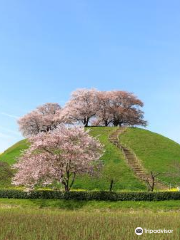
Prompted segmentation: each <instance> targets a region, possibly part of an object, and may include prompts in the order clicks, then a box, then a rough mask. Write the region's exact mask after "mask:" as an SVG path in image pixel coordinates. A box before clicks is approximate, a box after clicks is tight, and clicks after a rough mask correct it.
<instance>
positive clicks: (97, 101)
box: [18, 89, 147, 137]
mask: <svg viewBox="0 0 180 240" xmlns="http://www.w3.org/2000/svg"><path fill="white" fill-rule="evenodd" d="M142 107H143V102H142V101H141V100H140V99H138V98H137V97H136V96H135V95H134V94H133V93H129V92H126V91H118V90H116V91H98V90H96V89H78V90H76V91H74V92H73V93H72V96H71V98H70V100H69V101H68V102H67V103H66V105H65V107H64V108H61V107H60V106H59V105H58V104H57V103H46V104H44V105H43V106H40V107H38V108H37V109H35V110H34V111H32V112H31V113H28V114H26V115H25V116H24V117H22V118H20V119H19V121H18V123H19V128H20V131H21V132H22V134H23V135H24V136H25V137H29V136H32V135H35V134H38V133H40V132H48V131H50V130H53V129H55V128H56V127H57V126H58V124H60V123H67V124H81V125H83V126H85V127H87V126H89V125H91V126H122V125H126V126H127V125H128V126H134V125H141V126H146V125H147V122H146V121H145V120H144V112H143V111H142V110H141V108H142Z"/></svg>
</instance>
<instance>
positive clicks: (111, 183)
mask: <svg viewBox="0 0 180 240" xmlns="http://www.w3.org/2000/svg"><path fill="white" fill-rule="evenodd" d="M113 184H114V180H113V179H112V180H111V181H110V187H109V191H110V192H112V189H113Z"/></svg>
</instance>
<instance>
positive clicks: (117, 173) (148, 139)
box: [0, 127, 180, 191]
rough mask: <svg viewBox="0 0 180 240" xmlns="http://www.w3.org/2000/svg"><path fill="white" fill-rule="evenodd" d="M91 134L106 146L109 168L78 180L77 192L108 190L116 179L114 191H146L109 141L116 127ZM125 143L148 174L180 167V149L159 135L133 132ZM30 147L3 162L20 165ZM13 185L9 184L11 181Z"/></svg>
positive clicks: (168, 178) (20, 147)
mask: <svg viewBox="0 0 180 240" xmlns="http://www.w3.org/2000/svg"><path fill="white" fill-rule="evenodd" d="M89 130H90V134H91V135H92V136H94V137H97V138H98V139H99V140H100V141H101V143H103V144H104V146H105V149H106V152H105V154H104V156H103V157H102V160H103V161H104V164H105V167H104V169H103V171H102V174H101V176H100V177H99V178H98V179H96V178H90V177H88V176H83V177H79V178H77V179H76V181H75V184H74V189H85V190H86V189H87V190H96V189H97V190H108V189H109V185H110V181H111V179H112V178H113V179H114V182H115V184H114V188H113V189H114V190H125V191H139V190H145V189H146V186H145V185H144V183H142V182H141V181H140V180H139V179H137V178H136V176H135V175H134V173H133V172H132V170H131V169H130V168H129V167H128V165H127V163H126V161H125V159H124V156H123V154H122V152H121V151H120V150H119V149H118V148H117V147H116V146H114V145H113V144H112V143H110V142H109V140H108V137H109V134H111V133H112V132H113V131H115V130H116V128H115V127H93V128H89ZM121 142H122V143H123V144H126V145H127V146H129V147H130V148H131V149H132V150H133V151H134V152H135V153H136V155H137V156H138V158H139V159H140V160H141V161H142V164H143V166H144V167H145V168H146V169H147V171H151V170H152V171H154V172H161V173H168V172H173V171H175V169H174V167H173V166H172V165H173V162H174V161H177V162H179V163H180V145H179V144H177V143H176V142H174V141H172V140H170V139H168V138H165V137H163V136H161V135H159V134H156V133H152V132H150V131H147V130H143V129H139V128H129V129H128V130H127V132H126V133H124V134H123V135H121ZM27 147H28V143H27V141H26V140H22V141H20V142H18V143H17V144H15V145H14V146H12V147H11V148H9V149H8V150H6V151H5V152H4V153H3V154H1V155H0V161H4V162H7V163H8V164H9V165H12V164H13V163H15V162H16V159H17V157H18V156H19V155H20V154H21V151H22V150H24V149H26V148H27ZM0 171H1V170H0ZM159 179H161V180H162V181H164V182H165V183H167V186H168V184H169V183H171V184H174V183H175V182H178V181H179V183H180V174H179V177H178V176H176V177H174V176H173V177H172V176H170V175H169V176H168V175H167V174H166V175H165V174H161V175H159ZM8 181H9V180H8Z"/></svg>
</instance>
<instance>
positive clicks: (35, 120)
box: [18, 103, 61, 137]
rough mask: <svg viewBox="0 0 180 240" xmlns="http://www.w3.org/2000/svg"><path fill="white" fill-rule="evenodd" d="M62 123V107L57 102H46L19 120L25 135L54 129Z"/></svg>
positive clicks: (20, 127)
mask: <svg viewBox="0 0 180 240" xmlns="http://www.w3.org/2000/svg"><path fill="white" fill-rule="evenodd" d="M59 123H61V107H60V106H59V104H57V103H46V104H44V105H42V106H40V107H37V108H36V109H35V110H34V111H32V112H30V113H28V114H26V115H25V116H23V117H22V118H20V119H19V120H18V124H19V129H20V131H21V132H22V134H23V136H25V137H29V136H32V135H34V134H38V133H40V132H47V131H50V130H53V129H54V128H56V127H57V125H58V124H59Z"/></svg>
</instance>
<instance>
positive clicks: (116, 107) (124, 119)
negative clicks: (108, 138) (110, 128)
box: [110, 91, 147, 126]
mask: <svg viewBox="0 0 180 240" xmlns="http://www.w3.org/2000/svg"><path fill="white" fill-rule="evenodd" d="M110 99H111V104H110V113H111V114H112V116H113V117H112V123H113V125H114V126H122V125H142V126H146V125H147V122H146V121H145V120H144V119H143V118H144V112H143V111H142V110H140V107H143V102H142V101H141V100H139V99H138V98H137V97H136V96H135V95H134V94H132V93H129V92H125V91H111V93H110Z"/></svg>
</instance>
